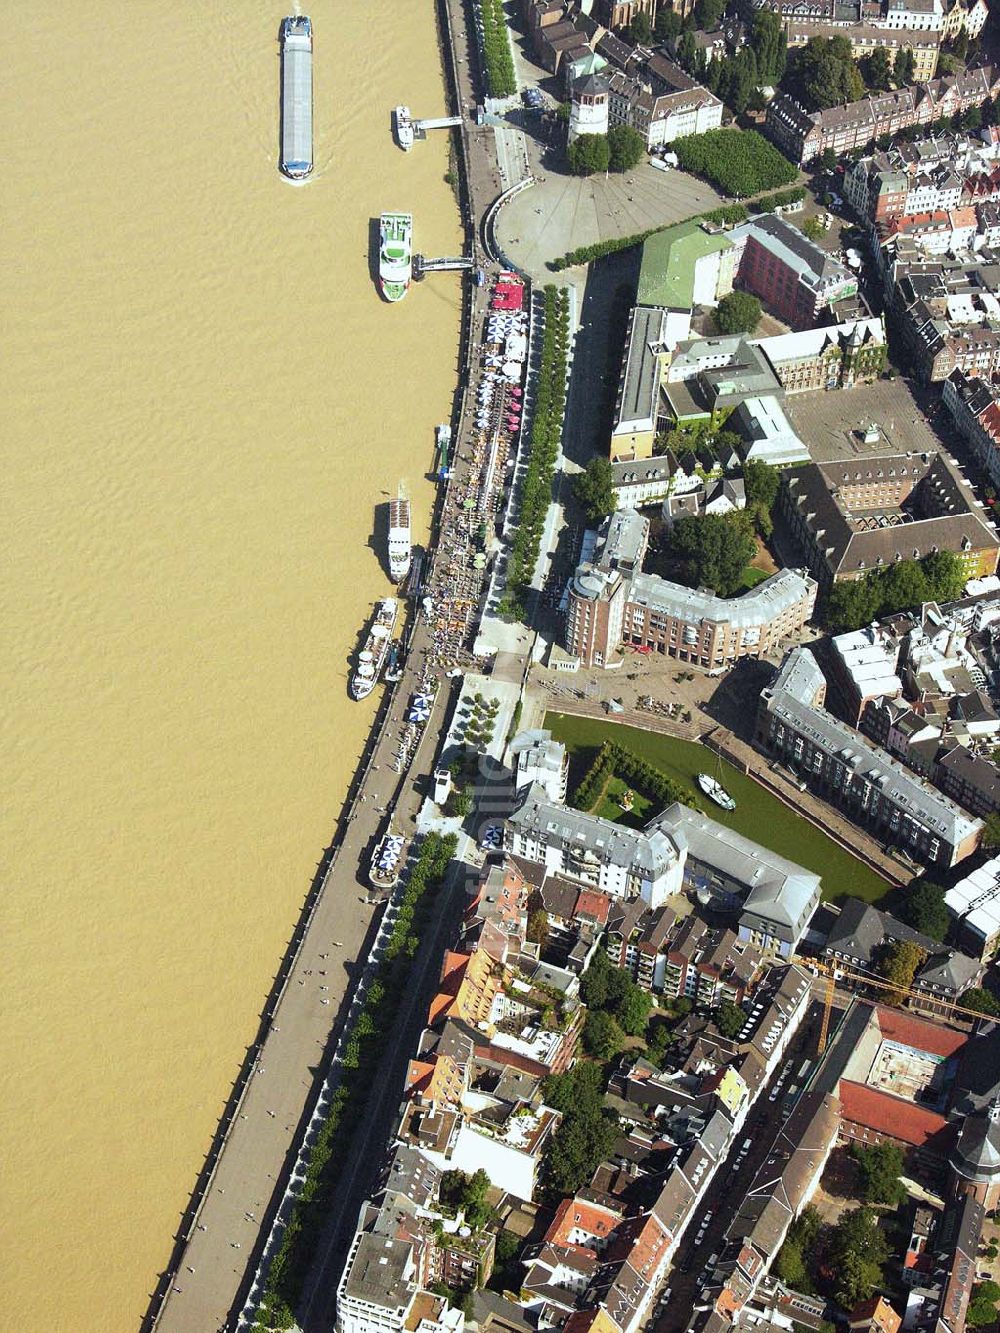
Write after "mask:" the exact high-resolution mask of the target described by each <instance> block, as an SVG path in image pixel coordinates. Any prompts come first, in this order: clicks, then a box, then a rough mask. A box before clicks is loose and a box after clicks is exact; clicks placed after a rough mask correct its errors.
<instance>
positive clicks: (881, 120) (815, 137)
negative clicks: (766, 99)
mask: <svg viewBox="0 0 1000 1333" xmlns="http://www.w3.org/2000/svg"><path fill="white" fill-rule="evenodd" d="M897 12H900V13H901V12H905V11H897ZM898 26H900V27H903V26H906V25H905V24H903V23H900V24H899V25H898ZM998 94H1000V73H998V71H997V70H996V69H995V68H994V67H993V66H992V65H987V66H984V67H983V68H981V69H974V70H968V71H965V72H964V73H961V74H952V75H947V76H945V77H944V78H940V79H931V80H927V81H925V82H923V83H917V84H914V85H913V86H912V87H907V88H900V89H898V90H897V91H895V92H888V93H877V94H869V95H868V96H867V97H863V98H861V99H860V100H859V101H857V102H848V103H846V104H845V105H842V106H835V107H830V108H828V109H827V110H825V111H806V110H805V108H804V107H801V106H800V105H799V104H798V103H797V102H796V101H795V100H794V99H793V98H791V97H788V96H782V97H776V98H775V99H774V101H773V102H771V104H770V106H769V107H768V109H767V118H766V122H765V124H766V128H767V131H768V133H769V134H770V135H771V137H772V138H773V139H774V141H775V143H777V145H778V147H779V148H780V149H781V150H782V152H784V153H785V154H787V156H789V157H790V158H791V159H792V160H793V161H794V162H809V161H811V160H812V159H813V158H814V157H816V156H818V155H819V154H820V153H822V152H824V151H825V150H826V149H827V148H831V149H833V151H834V152H835V153H837V154H838V156H840V155H842V154H844V153H847V152H851V151H852V150H853V149H855V148H864V147H865V146H866V145H867V144H869V143H872V142H873V141H874V140H875V139H881V138H884V137H891V136H892V135H894V134H896V133H898V131H899V130H901V129H905V128H907V127H908V126H910V125H929V124H931V123H932V122H933V121H935V120H940V119H941V118H942V117H943V116H954V115H956V114H961V113H962V112H964V111H967V110H969V108H970V107H973V106H980V105H981V104H982V103H983V102H984V101H987V100H989V101H992V100H993V99H994V98H995V97H996V96H997V95H998Z"/></svg>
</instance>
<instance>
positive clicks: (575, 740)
mask: <svg viewBox="0 0 1000 1333" xmlns="http://www.w3.org/2000/svg"><path fill="white" fill-rule="evenodd" d="M545 725H546V727H548V728H549V729H550V730H551V732H552V734H553V736H554V737H555V738H556V740H560V741H562V742H563V744H564V745H565V746H566V748H567V750H568V751H569V756H570V772H569V790H570V792H571V793H572V792H573V791H574V790H575V789H576V787H577V785H578V784H579V782H580V779H581V778H582V777H583V775H584V773H586V771H587V769H588V768H589V767H590V764H591V762H592V760H593V758H594V755H595V754H596V752H597V750H598V749H599V748H600V746H601V744H602V743H603V742H604V741H606V740H612V741H615V742H617V744H619V745H623V746H625V747H626V748H627V749H629V750H631V751H632V752H633V753H634V754H637V755H639V756H641V757H642V758H643V759H645V760H646V761H647V762H648V763H650V764H653V765H654V766H655V767H656V768H658V769H660V771H661V772H663V773H666V774H667V776H668V777H671V778H673V779H674V780H675V781H677V782H680V783H683V784H684V785H685V786H687V787H689V788H690V789H691V791H692V792H693V793H694V794H695V796H696V797H697V804H698V806H699V807H700V808H701V809H703V810H704V811H705V813H706V814H708V815H710V816H711V818H712V819H715V820H718V822H719V823H720V824H726V825H727V826H728V827H729V828H732V829H735V830H736V832H737V833H742V834H743V835H744V836H745V837H748V838H753V839H754V840H755V841H756V842H759V843H761V844H762V845H763V846H765V847H769V848H770V849H771V851H774V852H777V853H778V854H779V855H781V856H787V857H788V858H789V859H790V860H792V861H797V862H798V863H799V864H800V865H803V866H805V867H806V868H807V869H809V870H812V871H814V872H815V873H816V874H817V875H821V876H822V879H823V897H824V899H826V900H827V901H834V900H838V899H843V898H845V897H852V898H863V899H864V900H865V901H866V902H870V903H874V902H878V901H879V899H880V898H883V897H885V895H886V894H888V893H889V892H890V890H891V888H892V886H891V885H890V884H888V883H887V882H886V881H885V880H884V879H882V878H881V876H879V875H876V874H875V872H874V871H872V870H869V869H868V867H867V866H866V865H864V864H863V863H862V862H861V861H859V860H857V859H856V858H855V857H853V856H851V855H850V853H849V852H846V851H844V850H843V848H842V847H840V845H839V844H838V843H836V842H834V841H833V839H832V838H829V837H827V835H826V834H825V833H823V832H821V831H820V830H819V829H818V828H816V827H815V826H814V825H812V824H810V823H809V822H808V821H807V820H805V819H801V818H799V817H798V816H797V815H796V814H795V812H794V811H793V810H791V809H790V808H789V807H788V806H787V805H784V804H783V803H782V802H781V801H779V800H778V798H777V797H776V796H772V795H771V794H770V792H768V791H766V790H765V789H764V788H763V787H761V786H759V785H758V783H756V782H754V780H753V778H749V777H745V776H744V775H743V774H742V773H740V772H739V771H738V770H737V769H735V768H733V767H732V765H731V764H726V763H724V762H723V764H722V769H721V772H720V771H719V760H718V758H717V756H716V755H715V754H713V753H712V751H711V750H708V749H706V748H705V747H704V746H702V745H697V744H695V743H694V742H693V741H682V740H677V739H676V738H675V737H673V736H664V735H662V734H661V733H660V732H654V731H643V730H641V728H638V727H625V726H622V725H621V724H620V723H616V722H605V721H602V720H600V719H598V718H589V717H572V716H570V715H568V714H565V713H547V714H546V717H545ZM701 772H708V773H711V774H712V775H713V777H715V776H718V778H719V780H720V781H721V782H722V785H723V786H724V787H725V788H726V790H727V791H728V792H729V793H730V794H731V795H732V796H733V798H734V799H735V801H736V809H735V810H733V811H732V812H730V813H727V812H726V811H725V810H720V809H719V807H718V806H716V805H713V804H712V803H711V802H710V801H709V800H708V799H707V798H706V797H704V796H702V794H701V793H700V792H699V791H698V788H697V786H696V783H695V776H696V774H698V773H701ZM618 781H619V780H618V779H612V782H611V783H609V784H608V789H607V790H606V791H605V794H604V796H603V797H602V799H601V803H600V805H599V807H598V809H597V811H596V813H598V814H600V815H603V816H604V817H605V818H607V819H616V820H618V822H619V823H629V824H631V825H633V826H638V825H641V823H642V822H643V821H642V818H641V817H640V818H638V819H637V818H635V815H636V812H639V814H640V816H642V815H645V818H646V819H647V820H648V819H649V818H651V817H652V816H653V815H655V814H656V813H657V811H656V810H654V809H652V808H648V802H646V803H645V804H646V807H647V808H646V809H642V808H641V807H642V805H643V799H644V798H641V797H639V796H638V795H637V797H636V803H635V809H634V810H633V813H632V816H631V817H628V816H625V814H624V811H623V810H622V809H621V807H620V806H619V805H618V804H617V801H616V800H615V799H614V796H615V794H616V793H615V789H614V786H613V784H614V783H615V782H618ZM623 789H624V783H621V784H620V788H619V791H618V794H620V791H621V790H623Z"/></svg>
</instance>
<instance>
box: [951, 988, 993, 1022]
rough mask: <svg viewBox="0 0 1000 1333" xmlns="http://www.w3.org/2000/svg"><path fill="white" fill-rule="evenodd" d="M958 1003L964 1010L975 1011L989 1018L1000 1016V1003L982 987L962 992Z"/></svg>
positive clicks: (991, 993) (990, 992)
mask: <svg viewBox="0 0 1000 1333" xmlns="http://www.w3.org/2000/svg"><path fill="white" fill-rule="evenodd" d="M960 1003H961V1005H962V1006H963V1007H964V1008H965V1009H975V1011H976V1013H977V1014H987V1015H989V1016H990V1017H991V1018H992V1017H993V1016H995V1015H996V1014H1000V1003H998V1001H997V998H996V996H995V995H994V994H993V992H992V991H988V990H984V989H983V987H982V986H972V987H970V988H969V990H966V991H963V992H962V995H961V999H960Z"/></svg>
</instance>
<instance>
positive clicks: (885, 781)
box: [761, 648, 980, 846]
mask: <svg viewBox="0 0 1000 1333" xmlns="http://www.w3.org/2000/svg"><path fill="white" fill-rule="evenodd" d="M799 657H812V654H811V653H810V652H809V650H808V649H806V648H796V649H793V650H792V653H790V654H789V659H793V666H795V667H796V669H795V670H789V671H788V672H786V671H785V668H784V667H783V668H782V671H781V672H780V673H779V675H778V677H777V678H776V679H775V681H774V682H773V683H772V684H771V685H770V686H769V687H768V688H767V689H766V690H764V691H763V692H762V694H761V698H762V700H764V701H765V702H766V706H767V708H768V711H769V712H771V713H772V714H773V715H774V716H775V717H777V718H779V719H780V720H781V721H783V722H785V723H786V724H787V725H788V726H790V727H791V728H792V729H793V730H794V731H796V732H798V733H800V734H801V735H803V736H805V737H807V738H808V740H810V741H811V742H812V743H813V744H814V745H816V746H818V747H819V748H820V749H822V750H823V751H825V752H826V753H827V754H829V755H834V756H837V757H838V758H839V759H840V760H842V761H843V763H845V764H846V765H847V766H848V767H849V768H850V769H851V770H852V771H853V772H854V774H855V775H859V774H860V775H863V776H864V777H866V778H867V779H868V780H869V781H870V782H871V783H873V784H874V785H875V786H877V787H878V788H880V789H881V790H882V791H884V792H888V793H890V795H891V797H892V800H893V802H894V803H895V804H896V805H897V806H899V808H900V809H902V810H904V811H905V812H906V813H907V814H909V815H910V816H911V817H912V818H914V819H916V820H918V821H920V823H922V824H924V825H925V826H926V827H927V828H929V829H931V830H933V831H934V832H936V833H939V834H941V835H943V836H944V837H946V838H947V839H948V841H949V843H950V844H951V845H952V846H958V845H959V844H960V843H961V842H963V841H964V840H965V839H966V838H967V837H968V836H969V835H970V834H971V833H974V832H975V830H976V829H977V828H978V827H979V826H980V821H979V820H978V819H974V818H973V817H972V816H971V815H968V814H966V813H965V811H964V810H961V809H960V808H959V807H958V806H957V805H956V804H955V803H954V801H949V800H948V798H947V797H945V796H942V795H940V793H938V792H936V791H934V790H933V788H931V787H928V786H927V785H926V783H923V782H921V781H920V780H919V779H918V778H916V777H914V776H913V774H912V773H910V772H909V771H908V770H907V769H905V768H903V766H902V765H901V764H897V763H896V762H895V761H894V760H892V759H890V758H889V757H888V755H886V754H884V753H883V752H882V751H881V750H878V749H876V748H875V747H874V746H873V745H870V744H869V743H868V742H867V741H866V740H864V739H863V737H861V736H860V735H859V734H858V733H857V732H856V731H854V730H853V728H851V727H849V726H847V724H846V723H844V722H840V721H838V719H837V718H835V717H834V716H833V715H832V714H831V713H828V712H827V711H826V709H824V708H814V707H812V706H811V705H809V704H807V703H804V702H802V699H801V697H800V693H801V689H800V683H799V682H800V681H801V679H803V678H806V677H808V676H810V675H811V671H810V670H809V668H808V665H807V666H805V667H804V668H802V670H801V671H800V670H798V668H797V659H798V658H799ZM789 659H786V664H785V665H786V666H787V665H789ZM814 660H815V659H814ZM786 683H789V684H791V685H792V688H786Z"/></svg>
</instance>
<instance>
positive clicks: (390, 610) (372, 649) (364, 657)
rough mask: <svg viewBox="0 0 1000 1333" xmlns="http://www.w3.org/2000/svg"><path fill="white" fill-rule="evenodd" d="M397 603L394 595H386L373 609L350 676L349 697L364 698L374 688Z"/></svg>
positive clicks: (391, 629)
mask: <svg viewBox="0 0 1000 1333" xmlns="http://www.w3.org/2000/svg"><path fill="white" fill-rule="evenodd" d="M398 610H399V604H398V602H397V601H396V599H395V597H386V598H385V599H384V600H383V601H381V602H379V604H378V606H377V607H376V609H375V618H374V620H373V621H372V626H371V629H370V630H369V631H368V635H367V637H366V639H365V644H364V647H363V648H362V649H361V652H360V653H358V664H357V666H356V667H355V669H354V675H353V676H352V677H351V697H352V698H354V699H366V698H367V697H368V695H369V694H371V692H372V690H373V689H374V688H375V685H376V682H377V681H378V678H379V676H380V674H381V672H382V668H383V667H384V666H385V660H386V658H387V657H388V655H389V645H390V644H391V643H392V631H393V629H394V628H395V625H396V614H397V612H398Z"/></svg>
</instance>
